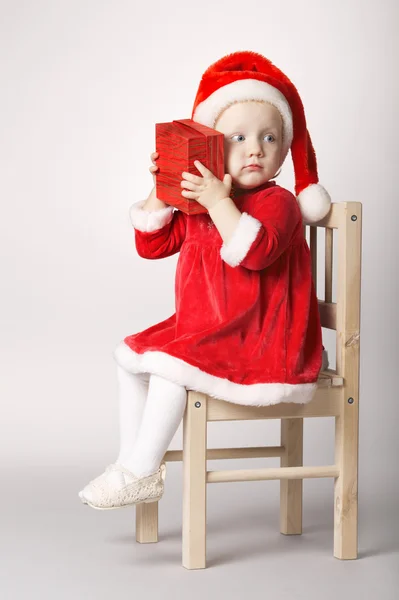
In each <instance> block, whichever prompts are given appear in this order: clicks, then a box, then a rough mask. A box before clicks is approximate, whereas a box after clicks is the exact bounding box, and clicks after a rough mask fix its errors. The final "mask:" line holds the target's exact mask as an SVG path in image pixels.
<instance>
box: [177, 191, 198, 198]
mask: <svg viewBox="0 0 399 600" xmlns="http://www.w3.org/2000/svg"><path fill="white" fill-rule="evenodd" d="M181 195H182V196H184V197H185V198H190V199H191V200H197V198H198V194H197V193H196V192H190V191H188V190H182V192H181Z"/></svg>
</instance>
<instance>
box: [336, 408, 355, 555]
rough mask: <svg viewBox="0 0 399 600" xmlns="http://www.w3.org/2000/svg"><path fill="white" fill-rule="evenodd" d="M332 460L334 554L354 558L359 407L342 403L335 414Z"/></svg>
mask: <svg viewBox="0 0 399 600" xmlns="http://www.w3.org/2000/svg"><path fill="white" fill-rule="evenodd" d="M335 464H336V465H338V466H339V469H340V475H339V476H338V477H337V478H336V479H335V482H334V556H335V557H336V558H340V559H342V560H350V559H355V558H357V537H358V515H357V512H358V495H357V485H358V409H357V406H356V405H350V404H348V405H347V406H345V407H344V411H343V413H342V415H341V416H337V417H335Z"/></svg>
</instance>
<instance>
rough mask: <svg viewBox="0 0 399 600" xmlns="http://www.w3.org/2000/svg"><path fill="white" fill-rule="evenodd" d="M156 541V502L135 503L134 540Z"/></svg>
mask: <svg viewBox="0 0 399 600" xmlns="http://www.w3.org/2000/svg"><path fill="white" fill-rule="evenodd" d="M157 541H158V502H151V503H148V504H145V503H143V504H137V506H136V542H139V543H140V544H150V543H152V542H157Z"/></svg>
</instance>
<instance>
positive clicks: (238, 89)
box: [193, 79, 294, 156]
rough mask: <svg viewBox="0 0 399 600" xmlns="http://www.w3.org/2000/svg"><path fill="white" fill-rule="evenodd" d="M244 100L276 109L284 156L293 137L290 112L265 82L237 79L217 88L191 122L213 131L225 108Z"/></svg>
mask: <svg viewBox="0 0 399 600" xmlns="http://www.w3.org/2000/svg"><path fill="white" fill-rule="evenodd" d="M244 100H261V101H262V100H263V101H264V102H268V103H269V104H272V105H273V106H275V108H277V110H278V111H279V113H280V115H281V118H282V120H283V149H284V156H286V155H287V153H288V150H289V149H290V147H291V143H292V138H293V135H294V129H293V119H292V111H291V108H290V105H289V104H288V101H287V99H286V98H285V96H284V95H283V94H282V93H281V92H280V91H279V90H278V89H277V88H275V87H274V86H272V85H270V84H269V83H266V81H259V79H239V80H237V81H233V82H232V83H228V84H227V85H224V86H222V87H220V88H218V89H217V90H215V91H214V92H213V94H211V95H210V96H208V98H206V100H204V101H203V102H201V103H200V104H199V105H198V106H197V108H196V109H195V112H194V115H193V121H196V122H197V123H201V125H206V126H207V127H211V128H212V129H214V127H215V123H216V120H217V118H218V117H219V115H220V113H221V112H222V111H223V110H224V109H225V108H227V107H228V106H230V105H231V104H234V102H243V101H244Z"/></svg>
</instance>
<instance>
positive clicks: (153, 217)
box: [130, 200, 186, 259]
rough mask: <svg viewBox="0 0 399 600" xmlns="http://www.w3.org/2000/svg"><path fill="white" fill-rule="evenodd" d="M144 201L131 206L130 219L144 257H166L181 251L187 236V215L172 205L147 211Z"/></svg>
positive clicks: (138, 250)
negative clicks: (175, 209)
mask: <svg viewBox="0 0 399 600" xmlns="http://www.w3.org/2000/svg"><path fill="white" fill-rule="evenodd" d="M144 204H145V200H144V201H140V202H136V203H135V204H133V206H132V207H131V208H130V220H131V222H132V225H133V227H134V230H135V242H136V249H137V253H138V254H139V256H141V257H142V258H148V259H156V258H166V257H167V256H172V254H175V253H176V252H179V250H180V248H181V245H182V243H183V242H184V239H185V236H186V216H185V214H184V213H182V212H181V211H174V209H173V207H172V206H167V207H166V208H162V209H160V210H155V211H146V210H144V209H143V206H144Z"/></svg>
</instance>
